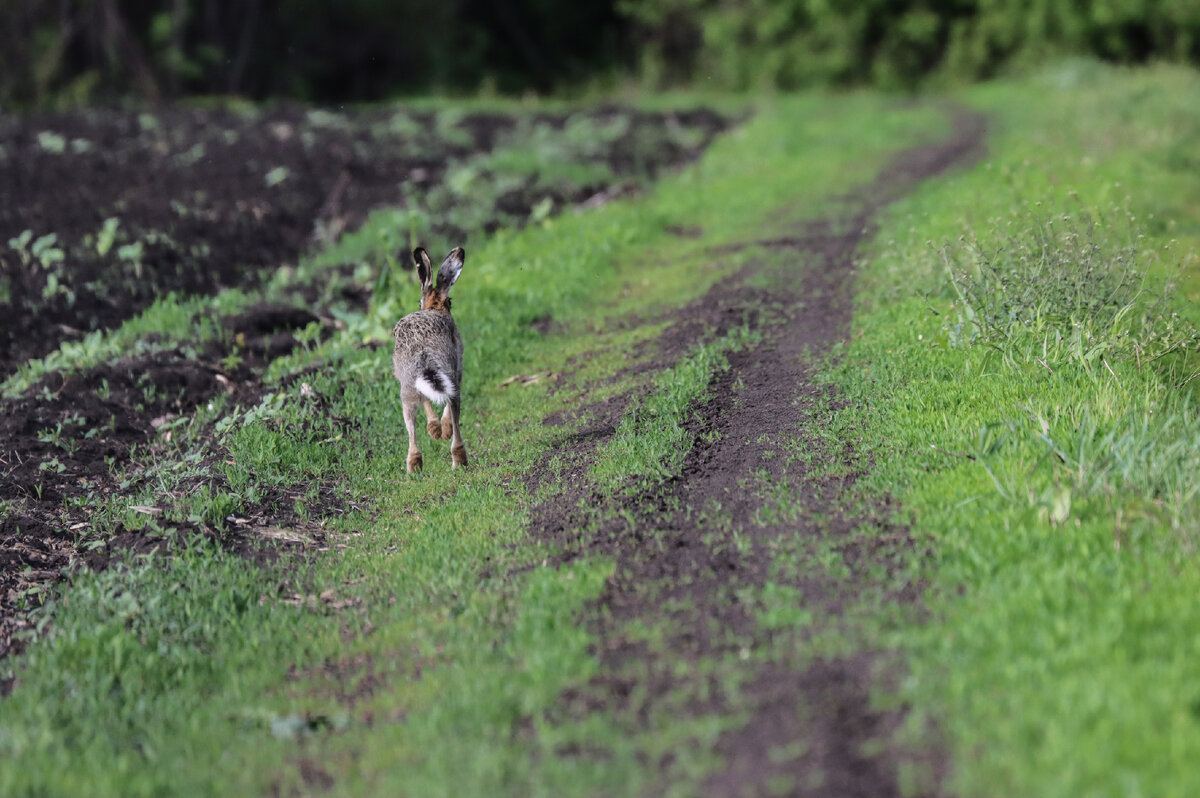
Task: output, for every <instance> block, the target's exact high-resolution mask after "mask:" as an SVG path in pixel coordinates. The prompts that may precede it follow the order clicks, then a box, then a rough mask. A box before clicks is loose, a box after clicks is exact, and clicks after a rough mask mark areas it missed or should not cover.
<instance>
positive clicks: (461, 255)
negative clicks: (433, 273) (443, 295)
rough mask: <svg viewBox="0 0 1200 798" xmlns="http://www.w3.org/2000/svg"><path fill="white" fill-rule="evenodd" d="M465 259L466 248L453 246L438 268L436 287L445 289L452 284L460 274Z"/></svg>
mask: <svg viewBox="0 0 1200 798" xmlns="http://www.w3.org/2000/svg"><path fill="white" fill-rule="evenodd" d="M466 259H467V253H466V250H464V249H463V248H462V247H455V248H454V249H452V250H450V254H449V255H447V256H446V259H445V260H444V261H442V265H441V266H440V267H439V268H438V279H437V287H438V288H440V289H441V290H443V291H445V290H446V289H447V288H449V287H450V286H452V285H454V283H455V281H456V280H458V276H459V275H460V274H462V267H463V261H465V260H466Z"/></svg>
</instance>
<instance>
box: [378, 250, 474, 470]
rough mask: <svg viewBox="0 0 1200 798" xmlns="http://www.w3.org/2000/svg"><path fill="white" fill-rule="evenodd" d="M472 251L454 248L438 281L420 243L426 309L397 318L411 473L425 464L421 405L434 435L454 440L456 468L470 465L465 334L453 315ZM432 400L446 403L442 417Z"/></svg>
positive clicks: (396, 363) (397, 360)
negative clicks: (461, 424) (464, 421)
mask: <svg viewBox="0 0 1200 798" xmlns="http://www.w3.org/2000/svg"><path fill="white" fill-rule="evenodd" d="M466 256H467V253H466V252H464V251H463V248H462V247H455V248H454V249H453V250H451V252H450V254H449V255H447V256H446V259H445V260H444V261H442V265H441V267H440V268H439V269H438V275H437V282H436V283H434V282H433V264H432V263H431V262H430V261H429V253H427V252H426V251H425V250H424V249H422V248H420V247H417V248H416V249H414V250H413V262H414V263H416V265H417V277H418V278H419V279H420V281H421V309H420V310H418V311H415V312H413V313H410V314H408V315H407V316H405V317H404V318H402V319H400V321H398V322H396V327H395V329H393V330H392V337H393V338H395V340H396V351H395V353H394V354H393V355H392V367H393V373H394V374H395V375H396V379H398V380H400V401H401V402H402V403H403V407H404V426H405V427H406V428H407V429H408V472H409V473H410V474H411V473H412V472H413V471H416V470H417V469H419V468H420V467H421V450H420V449H419V448H417V437H416V427H415V419H416V416H417V404H418V403H421V404H423V405H424V406H425V420H426V422H427V424H426V428H427V429H428V430H429V436H430V437H431V438H435V439H441V438H449V439H450V458H451V464H452V467H453V468H457V467H459V466H465V465H466V464H467V447H466V446H464V445H463V439H462V433H461V432H459V429H458V411H459V407H460V403H461V399H462V356H463V344H462V337H461V336H460V335H459V334H458V327H456V326H455V325H454V319H453V317H451V315H450V286H452V285H454V282H455V281H456V280H457V279H458V275H460V274H461V273H462V267H463V259H464V258H466ZM433 402H437V403H438V404H439V405H441V404H444V405H446V410H445V412H444V413H442V419H441V421H438V417H437V413H435V412H434V410H433V404H432V403H433Z"/></svg>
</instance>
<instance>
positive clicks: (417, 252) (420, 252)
mask: <svg viewBox="0 0 1200 798" xmlns="http://www.w3.org/2000/svg"><path fill="white" fill-rule="evenodd" d="M413 263H414V264H416V266H417V279H418V280H420V281H421V287H422V288H426V287H428V285H429V281H430V279H432V277H433V261H431V260H429V253H428V252H426V251H425V248H424V247H417V248H416V249H414V250H413Z"/></svg>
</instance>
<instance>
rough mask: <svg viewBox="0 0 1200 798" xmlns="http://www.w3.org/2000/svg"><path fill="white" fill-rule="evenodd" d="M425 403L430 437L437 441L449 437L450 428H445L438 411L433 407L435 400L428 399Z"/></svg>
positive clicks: (426, 427)
mask: <svg viewBox="0 0 1200 798" xmlns="http://www.w3.org/2000/svg"><path fill="white" fill-rule="evenodd" d="M423 404H424V405H425V429H426V430H428V431H429V437H431V438H433V439H434V440H435V441H436V440H440V439H442V438H449V437H450V435H449V434H448V433H449V430H447V429H445V425H444V424H443V423H442V422H440V421H438V417H437V412H436V411H434V409H433V402H431V401H429V400H428V399H426V400H425V401H424V402H423Z"/></svg>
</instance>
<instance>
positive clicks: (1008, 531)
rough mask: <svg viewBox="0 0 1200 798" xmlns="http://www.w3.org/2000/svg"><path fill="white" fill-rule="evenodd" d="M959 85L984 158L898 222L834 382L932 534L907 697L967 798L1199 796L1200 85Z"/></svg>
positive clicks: (1118, 77)
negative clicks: (980, 134)
mask: <svg viewBox="0 0 1200 798" xmlns="http://www.w3.org/2000/svg"><path fill="white" fill-rule="evenodd" d="M1031 88H1036V90H1037V92H1038V96H1039V99H1038V100H1037V101H1032V100H1031V99H1030V95H1031V92H1030V89H1031ZM967 98H968V100H969V101H970V102H971V103H972V104H973V105H975V106H977V107H979V108H981V109H983V110H986V111H987V112H989V113H990V114H991V116H992V119H993V126H994V130H993V135H992V138H991V141H990V154H989V156H988V158H987V159H986V160H985V161H984V163H982V164H981V165H980V167H978V168H976V169H975V170H973V171H971V172H970V173H968V174H964V175H960V176H956V177H951V178H948V179H946V180H942V181H938V182H936V183H931V184H929V185H927V186H925V187H924V188H922V189H921V190H919V191H918V192H916V193H915V194H914V195H913V196H912V197H911V198H909V199H907V200H904V201H902V202H901V203H898V204H897V205H896V206H894V207H893V208H892V209H891V210H890V212H889V213H888V216H887V221H886V222H885V223H884V224H883V225H882V227H881V230H880V233H879V236H878V239H877V243H876V245H875V247H874V251H873V252H872V253H871V256H870V258H869V259H868V260H867V263H866V266H865V268H864V271H863V273H862V277H861V286H862V294H861V296H860V301H859V312H858V315H857V317H856V322H855V334H854V338H853V341H852V343H850V345H849V346H848V348H847V349H846V350H845V351H844V352H843V357H842V359H841V360H840V365H839V366H837V367H835V368H834V369H833V371H832V372H831V377H832V378H833V379H834V380H835V381H837V382H838V383H840V384H841V385H842V386H844V390H846V391H847V392H848V393H849V394H850V395H851V396H852V397H853V399H855V400H856V401H855V402H854V403H853V405H852V407H851V408H849V409H847V410H846V411H844V412H846V413H847V414H850V415H851V416H854V417H856V418H857V421H858V422H860V423H862V424H864V425H865V432H864V433H863V437H864V441H863V444H862V445H863V446H865V448H866V449H867V451H868V452H869V453H870V455H871V456H872V457H873V459H874V462H875V464H876V470H875V471H874V473H873V474H872V476H871V477H870V484H871V485H872V486H873V487H874V488H875V489H876V490H878V491H885V492H889V493H891V494H893V495H895V496H896V497H897V498H898V499H899V500H900V503H901V504H902V506H903V507H904V512H905V513H907V514H910V515H911V519H912V523H913V525H914V527H915V528H916V529H918V530H920V531H921V532H923V533H926V534H928V535H930V536H932V538H933V540H934V551H935V561H934V563H933V564H932V566H931V567H930V569H929V573H928V578H929V580H930V586H931V598H930V601H931V608H932V610H933V615H932V620H931V622H929V623H927V624H925V625H923V626H920V627H909V628H907V631H904V632H902V633H901V634H900V635H899V642H900V643H901V645H903V646H905V647H906V648H907V650H908V651H909V652H910V655H911V663H912V673H911V677H910V679H909V682H908V684H907V686H906V687H905V689H904V694H905V696H906V698H907V699H909V700H911V701H912V702H914V704H915V705H916V706H918V707H921V708H922V710H923V714H922V716H923V717H930V716H932V717H934V718H936V719H937V720H938V728H939V729H940V730H941V732H942V733H943V734H944V736H945V742H946V744H947V745H948V747H949V748H950V750H951V752H952V755H953V762H954V765H953V774H954V775H953V781H952V789H953V790H955V791H956V794H960V795H963V796H984V795H1038V796H1063V797H1064V798H1065V797H1066V796H1081V795H1110V796H1115V795H1122V796H1149V795H1154V796H1187V795H1195V794H1197V793H1198V792H1200V778H1198V777H1197V770H1196V768H1195V767H1194V763H1195V762H1196V761H1197V760H1198V759H1200V713H1198V712H1197V710H1196V707H1197V699H1198V698H1200V687H1198V685H1200V665H1198V664H1197V663H1198V662H1200V659H1197V656H1196V640H1197V639H1198V637H1197V632H1198V631H1200V609H1198V607H1197V604H1196V601H1195V597H1196V595H1197V592H1198V590H1200V560H1198V559H1197V555H1196V546H1197V543H1198V542H1200V489H1198V488H1197V484H1198V483H1197V481H1196V474H1197V473H1200V470H1198V469H1200V454H1198V452H1200V420H1198V419H1200V416H1198V414H1197V408H1196V403H1195V398H1194V392H1195V388H1196V386H1197V384H1198V382H1200V381H1198V380H1196V379H1195V377H1196V374H1197V371H1198V370H1200V357H1198V356H1197V341H1198V336H1197V332H1196V327H1195V326H1194V322H1195V321H1196V320H1197V318H1198V317H1197V314H1196V312H1195V307H1196V306H1195V300H1196V299H1197V294H1198V291H1197V289H1198V287H1200V261H1198V260H1197V258H1196V255H1195V252H1196V251H1197V245H1200V181H1197V180H1196V179H1195V174H1194V170H1191V171H1188V170H1187V169H1184V168H1183V166H1184V164H1185V162H1188V161H1187V159H1194V157H1195V156H1194V142H1195V140H1196V135H1197V131H1198V130H1200V116H1198V115H1197V114H1196V112H1195V109H1196V107H1197V101H1198V100H1200V79H1198V78H1197V76H1196V75H1195V74H1194V73H1191V72H1186V71H1181V70H1169V69H1157V70H1151V71H1144V72H1123V71H1117V70H1111V69H1107V68H1102V67H1099V66H1092V65H1088V64H1071V65H1067V66H1065V67H1062V68H1060V69H1057V70H1053V71H1051V72H1048V73H1045V74H1044V75H1042V76H1041V77H1040V78H1039V79H1038V80H1037V81H1036V82H1035V85H1034V86H1033V87H1031V86H1029V85H1028V84H1022V85H1016V84H997V85H994V86H987V87H981V88H979V89H976V90H973V91H972V92H971V93H970V94H969V95H967ZM1189 153H1190V154H1189ZM914 727H915V724H914Z"/></svg>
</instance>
